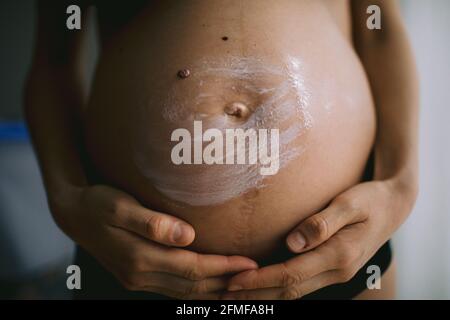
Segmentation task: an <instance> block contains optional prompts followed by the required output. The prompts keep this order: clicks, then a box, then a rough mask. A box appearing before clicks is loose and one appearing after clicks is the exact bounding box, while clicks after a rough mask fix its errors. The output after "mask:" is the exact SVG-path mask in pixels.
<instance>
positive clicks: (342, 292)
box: [74, 155, 392, 300]
mask: <svg viewBox="0 0 450 320" xmlns="http://www.w3.org/2000/svg"><path fill="white" fill-rule="evenodd" d="M91 173H94V172H91ZM372 177H373V155H371V156H370V158H369V161H368V162H367V166H366V169H365V172H364V176H363V178H362V181H370V180H372ZM294 256H295V255H294V254H293V253H291V252H290V251H289V250H288V249H287V248H284V249H281V250H278V251H277V252H276V253H275V254H274V255H272V256H271V257H270V259H268V260H266V261H258V262H259V263H260V266H264V265H270V264H274V263H279V262H283V261H287V260H289V259H291V258H293V257H294ZM391 260H392V250H391V246H390V242H389V241H388V242H386V243H385V244H384V245H383V246H382V247H381V248H380V249H379V250H378V251H377V252H376V253H375V255H374V256H373V257H372V258H371V259H370V260H369V261H368V262H367V263H366V264H365V265H364V266H363V267H362V268H361V269H360V270H359V271H358V272H357V273H356V275H355V276H354V277H353V278H352V279H351V280H350V281H348V282H346V283H341V284H335V285H331V286H328V287H325V288H322V289H320V290H317V291H315V292H313V293H311V294H309V295H306V296H304V297H303V298H302V299H310V300H311V299H314V300H316V299H317V300H326V299H352V298H353V297H355V296H357V295H358V294H359V293H361V292H363V291H364V290H365V289H366V288H367V285H366V281H367V278H368V276H369V275H368V274H367V273H366V270H367V267H368V266H370V265H377V266H378V267H379V268H380V270H381V273H382V274H383V273H384V272H385V271H386V270H387V268H388V267H389V265H390V264H391ZM75 264H77V265H78V266H80V268H81V271H82V277H81V279H82V280H81V281H82V284H81V288H82V289H81V290H76V291H75V294H74V298H75V299H137V300H141V299H156V300H161V299H164V300H166V299H170V298H168V297H165V296H162V295H159V294H155V293H147V292H135V291H128V290H126V289H124V288H123V287H122V286H121V284H120V283H119V282H118V281H117V280H116V278H114V276H113V275H112V274H110V273H109V272H108V271H106V270H105V269H104V268H103V267H102V266H101V265H100V264H99V263H98V262H97V261H96V260H95V259H94V258H93V257H92V256H90V255H89V254H88V253H87V252H86V251H84V250H83V249H82V248H80V247H77V251H76V258H75Z"/></svg>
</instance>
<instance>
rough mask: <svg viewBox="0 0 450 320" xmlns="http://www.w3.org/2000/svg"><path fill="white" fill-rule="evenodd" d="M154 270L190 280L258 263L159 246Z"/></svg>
mask: <svg viewBox="0 0 450 320" xmlns="http://www.w3.org/2000/svg"><path fill="white" fill-rule="evenodd" d="M151 258H152V261H153V263H154V266H155V268H156V269H155V270H154V271H160V272H166V273H171V274H174V275H178V276H180V277H183V278H186V279H190V280H203V279H206V278H209V277H217V276H222V275H226V274H230V273H237V272H241V271H244V270H249V269H256V268H258V264H257V263H256V262H255V261H253V260H251V259H249V258H246V257H241V256H221V255H206V254H199V253H196V252H193V251H188V250H183V249H178V248H167V247H162V246H159V247H158V250H157V251H156V252H153V253H152V257H151Z"/></svg>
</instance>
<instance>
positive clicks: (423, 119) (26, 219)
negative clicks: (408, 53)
mask: <svg viewBox="0 0 450 320" xmlns="http://www.w3.org/2000/svg"><path fill="white" fill-rule="evenodd" d="M401 6H402V10H403V13H404V19H405V22H406V25H407V28H408V31H409V34H410V39H411V41H412V45H413V47H414V51H415V55H416V58H417V64H418V68H419V73H420V79H421V116H420V126H421V131H420V160H421V162H420V169H421V174H420V177H421V182H420V195H419V198H418V201H417V204H416V207H415V209H414V211H413V213H412V214H411V216H410V218H409V219H408V220H407V222H406V223H405V224H404V225H403V226H402V227H401V228H400V230H399V231H398V232H397V234H396V235H395V237H394V250H395V256H396V259H397V263H398V298H399V299H450V142H449V141H450V126H449V125H448V120H449V119H450V108H449V106H448V103H449V101H450V87H449V79H448V77H450V63H449V57H450V40H449V38H448V35H449V31H450V1H448V0H434V1H432V2H431V1H422V0H402V1H401ZM0 25H1V28H0V43H1V47H0V70H1V73H0V298H3V299H4V298H7V299H70V297H71V295H70V292H69V291H68V290H66V289H65V288H66V285H65V282H66V276H67V275H66V273H65V272H66V268H67V266H68V265H70V264H71V260H72V256H73V248H74V246H73V244H72V242H71V241H70V240H69V239H68V238H67V237H66V236H65V235H64V234H62V233H61V231H59V229H58V228H57V227H56V225H55V224H54V222H53V221H52V218H51V216H50V213H49V212H48V208H47V204H46V198H45V192H44V190H43V186H42V182H41V178H40V174H39V170H38V166H37V163H36V159H35V156H34V154H33V150H32V147H31V145H30V142H29V139H28V135H27V132H26V128H25V127H24V125H23V118H22V110H21V109H22V104H23V89H24V81H25V77H26V74H27V70H28V68H29V66H30V61H31V55H32V48H33V36H34V34H33V31H34V27H35V17H34V1H32V0H2V1H1V2H0ZM90 38H91V39H90V41H91V51H92V54H91V56H92V59H91V63H90V67H89V69H90V70H88V71H89V72H90V74H91V73H92V69H93V68H92V67H93V66H94V65H95V59H96V52H97V47H96V45H95V31H93V32H92V34H91V36H90ZM392 59H395V57H392Z"/></svg>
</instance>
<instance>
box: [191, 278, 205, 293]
mask: <svg viewBox="0 0 450 320" xmlns="http://www.w3.org/2000/svg"><path fill="white" fill-rule="evenodd" d="M207 292H208V285H207V283H206V281H204V280H200V281H195V282H194V283H193V284H192V286H191V287H190V290H189V292H188V293H189V294H192V293H197V294H203V293H207Z"/></svg>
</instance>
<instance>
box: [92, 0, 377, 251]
mask: <svg viewBox="0 0 450 320" xmlns="http://www.w3.org/2000/svg"><path fill="white" fill-rule="evenodd" d="M214 3H215V2H214ZM249 3H252V1H250V2H249ZM288 3H291V2H289V1H288ZM171 8H172V7H171ZM281 8H282V7H280V8H278V7H276V8H272V10H271V13H272V14H271V15H270V19H266V18H265V20H264V21H266V23H270V22H271V21H270V20H274V21H272V23H273V24H274V27H273V28H272V29H271V31H268V30H267V29H266V28H265V29H264V30H265V33H266V34H265V36H264V37H263V38H261V35H260V33H259V32H257V30H258V29H257V28H258V27H261V26H260V22H259V21H260V19H262V17H260V16H258V15H257V14H256V16H255V14H249V16H248V17H247V19H245V21H246V23H247V24H250V25H249V26H248V28H246V29H245V30H251V31H247V32H244V31H242V30H241V32H239V33H236V32H234V31H233V29H232V28H231V27H230V30H228V31H229V32H226V36H227V38H226V41H225V40H223V39H222V38H223V37H222V35H223V34H224V31H223V30H221V31H220V32H219V31H217V32H216V33H214V32H213V31H214V28H213V29H208V30H207V31H205V29H204V27H202V26H203V25H208V21H209V20H208V19H211V21H213V20H214V19H213V18H214V17H209V16H208V15H202V18H201V19H200V18H199V19H200V20H198V24H197V23H195V25H194V26H192V23H191V24H189V26H188V27H189V28H191V29H192V30H190V34H191V39H194V40H191V41H190V43H189V46H187V44H186V43H184V42H183V40H182V39H183V37H181V39H180V32H184V31H182V30H184V29H185V28H186V27H187V26H186V25H183V24H182V23H179V24H181V25H180V26H178V25H177V24H176V25H175V26H173V25H171V27H170V28H169V27H168V26H164V23H166V21H167V19H169V17H173V16H176V13H177V11H176V9H173V8H172V9H170V10H175V12H170V14H168V16H167V17H166V18H167V19H163V18H160V20H159V19H158V17H157V15H155V16H154V17H153V16H152V17H153V18H154V19H148V17H147V19H145V17H146V16H145V15H143V16H142V17H141V18H140V19H141V20H139V19H137V21H135V22H134V23H133V24H131V25H130V26H129V27H128V29H127V30H125V32H122V34H121V35H120V36H118V37H117V39H116V40H115V41H114V42H113V44H114V47H115V48H122V49H121V50H113V51H112V52H109V53H108V54H105V55H104V56H103V57H101V60H100V64H99V67H98V70H97V74H96V79H95V83H94V87H93V92H92V96H91V101H90V103H89V106H88V108H87V110H86V143H87V146H88V151H89V154H90V156H91V158H92V160H93V163H94V165H95V167H96V169H97V170H98V172H99V173H100V174H101V176H102V177H103V179H104V181H105V182H107V183H109V184H112V185H115V186H117V187H119V188H121V189H123V190H125V191H128V192H129V193H131V194H132V195H134V196H135V197H136V198H137V199H138V200H140V201H141V202H142V203H143V205H145V206H148V207H150V208H152V209H154V210H159V211H162V212H166V213H169V214H173V215H175V216H178V217H180V218H182V219H184V220H186V221H187V222H189V223H190V224H192V225H193V227H194V229H195V231H196V239H195V241H194V243H193V244H192V246H191V248H192V249H194V250H197V251H200V252H207V253H218V254H241V255H246V256H250V257H252V258H255V259H260V258H265V257H267V256H268V255H270V254H271V253H272V252H273V251H274V250H277V248H278V247H279V246H280V245H282V243H283V241H284V238H285V236H286V235H287V233H288V232H289V231H290V230H291V229H292V228H293V227H295V226H296V224H298V223H299V222H300V221H302V220H303V219H305V218H306V217H308V216H310V215H312V214H314V213H315V212H317V211H318V210H320V209H322V208H323V207H324V206H326V205H327V204H328V203H329V201H331V200H332V199H333V198H334V197H335V196H336V195H337V194H339V193H340V192H342V191H344V190H345V189H347V188H349V187H350V186H352V185H354V184H356V183H357V182H358V181H359V179H360V178H361V175H362V172H363V170H364V167H365V164H366V161H367V158H368V155H369V153H370V150H371V147H372V143H373V139H374V131H375V119H374V112H373V104H372V99H371V95H370V90H369V87H368V84H367V79H366V77H365V75H364V72H363V70H362V68H361V66H360V64H359V61H358V59H357V58H356V56H355V54H354V52H353V50H352V48H351V46H350V45H349V44H348V43H347V42H346V40H345V39H343V38H342V37H341V36H340V35H339V34H338V31H337V30H335V27H333V26H332V23H331V22H330V25H328V24H327V22H326V20H325V19H319V20H320V21H321V22H320V23H321V24H322V25H321V26H320V27H318V26H316V25H315V22H314V21H312V20H311V21H310V22H309V23H310V29H311V30H312V31H311V32H312V33H313V35H311V34H308V35H305V34H302V33H301V32H300V33H299V34H298V35H297V41H296V42H293V41H292V39H289V37H290V36H289V34H292V33H286V32H283V31H286V30H288V29H290V28H292V27H293V26H290V23H292V24H294V23H296V22H295V21H297V20H296V19H294V18H293V19H292V21H290V19H286V16H285V18H284V19H281V17H280V18H279V20H277V19H276V18H277V15H276V13H277V10H286V9H284V7H283V9H281ZM192 10H193V9H192V8H184V10H181V9H180V11H182V12H183V17H186V15H187V16H189V15H190V14H192V15H195V14H194V13H193V11H192ZM316 11H317V14H319V15H320V14H321V13H323V12H322V11H321V10H320V8H316ZM154 12H155V10H153V11H152V14H155V13H154ZM163 12H166V11H163ZM248 12H255V11H254V10H253V11H252V10H249V11H248ZM259 15H264V12H259ZM280 15H281V13H280ZM194 18H195V17H192V19H191V20H190V21H197V20H196V19H194ZM202 19H203V20H202ZM169 20H170V19H169ZM148 21H153V22H151V23H150V22H148ZM303 21H304V22H305V23H308V21H309V20H308V19H303ZM149 24H150V25H149ZM226 25H227V24H226V23H224V26H223V25H222V26H221V29H224V30H226V29H227V28H226ZM166 27H167V30H169V34H168V35H167V36H166V37H165V38H164V39H162V38H159V37H158V36H157V34H156V33H154V34H153V33H152V32H155V31H154V30H158V29H160V28H166ZM178 27H179V28H180V29H179V30H178V29H177V28H178ZM137 30H140V32H138V31H137ZM142 30H148V32H147V33H146V32H142ZM177 31H178V32H177ZM251 32H253V33H254V35H251V34H249V33H251ZM143 34H145V35H147V36H148V34H150V36H151V37H150V38H152V39H153V43H152V45H151V46H148V45H146V44H145V41H144V39H141V38H139V35H143ZM211 34H217V38H218V40H217V39H215V38H214V39H212V36H211ZM242 34H247V36H250V37H249V38H247V40H245V39H243V38H242ZM330 34H331V36H330ZM136 35H138V36H136ZM219 35H220V36H221V37H219ZM336 38H337V39H340V40H339V41H336ZM167 39H169V40H167ZM178 39H180V40H179V41H178V45H177V47H176V48H173V47H172V45H173V43H174V41H175V42H177V40H178ZM224 39H225V38H224ZM248 39H252V41H255V42H257V43H258V46H249V41H250V40H248ZM311 39H314V41H313V42H311ZM270 40H272V41H270ZM331 40H332V41H331ZM214 41H219V44H217V46H216V47H217V48H215V49H211V48H212V47H211V42H214ZM208 43H209V45H207V44H208ZM302 43H303V44H305V45H302ZM244 44H245V46H244ZM306 44H307V45H306ZM243 47H245V48H246V49H243ZM111 48H112V45H111V47H110V49H111ZM155 48H158V49H157V50H155ZM208 48H209V49H208ZM110 51H111V50H110ZM144 56H146V57H147V58H144ZM123 61H126V62H127V63H126V64H124V63H123ZM337 62H339V63H337ZM180 70H184V73H182V74H180V73H179V71H180ZM111 75H114V76H111Z"/></svg>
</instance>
